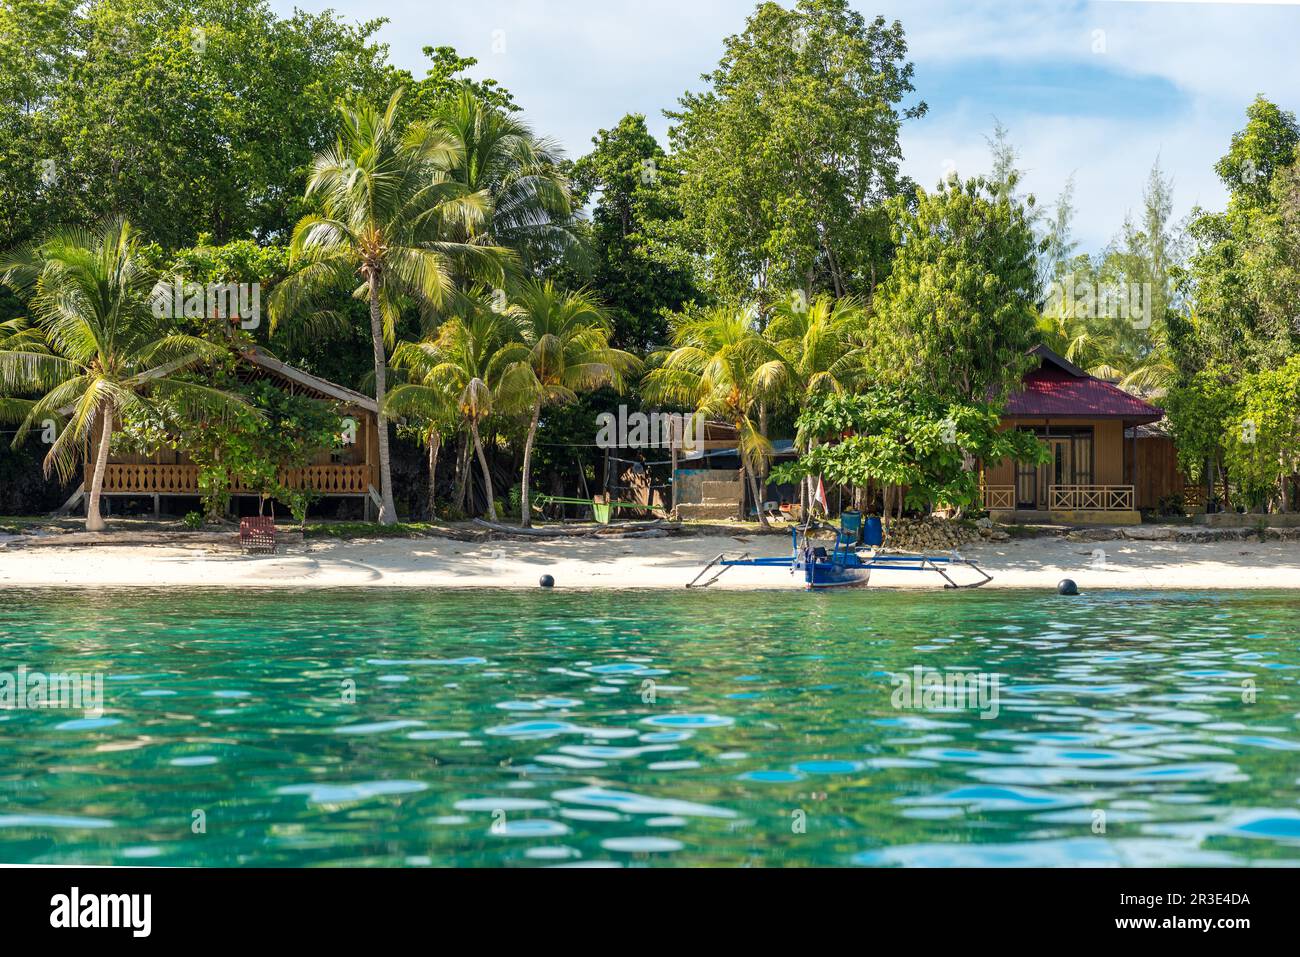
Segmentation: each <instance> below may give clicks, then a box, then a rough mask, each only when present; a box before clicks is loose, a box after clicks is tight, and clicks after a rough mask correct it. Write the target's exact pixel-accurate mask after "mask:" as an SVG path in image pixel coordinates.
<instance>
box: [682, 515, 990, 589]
mask: <svg viewBox="0 0 1300 957" xmlns="http://www.w3.org/2000/svg"><path fill="white" fill-rule="evenodd" d="M790 540H791V555H790V557H789V558H782V557H777V558H751V557H750V556H749V553H748V552H746V553H745V554H743V555H739V556H737V557H735V558H728V557H727V555H726V553H725V552H723V553H721V554H719V555H718V556H717V557H716V558H715V559H713V561H711V562H709V563H708V564H707V565H705V566H704V567H703V568H702V569H700V573H699V574H698V575H696V576H695V578H694V579H692V580H691V582H690V583H689V584H688V585H687V586H686V587H687V588H708V587H709V586H710V585H712V584H713V583H714V582H716V581H717V580H718V579H719V578H721V577H722V576H723V574H725V573H726V572H727V570H728V569H731V568H737V567H744V568H785V569H788V570H789V572H790V574H791V575H792V576H793V575H794V574H795V573H796V572H802V573H803V581H804V587H805V588H806V589H808V590H809V591H813V590H821V589H827V588H852V587H861V586H865V585H867V584H868V583H869V582H870V581H871V573H872V572H873V571H886V572H889V571H895V572H898V571H917V572H934V573H936V574H938V575H939V576H940V577H941V578H943V580H944V585H943V587H944V588H978V587H979V586H981V585H985V584H988V583H989V582H991V581H992V580H993V576H992V575H990V574H988V573H987V572H986V571H984V569H982V568H980V567H979V566H978V565H977V564H975V562H973V561H972V560H970V559H969V558H962V557H961V556H960V555H957V554H956V553H955V552H954V553H952V554H950V555H919V554H911V553H905V552H904V553H899V554H887V553H885V552H883V551H881V550H880V546H881V544H882V543H883V540H884V538H883V532H882V529H881V527H880V521H879V519H871V520H870V523H869V525H868V528H867V530H866V535H865V538H864V536H863V528H862V515H861V513H859V512H845V513H844V514H843V515H841V516H840V527H839V529H838V530H836V535H835V546H834V547H833V548H832V549H830V550H829V551H828V550H827V549H826V547H825V546H824V545H814V544H813V542H812V541H811V540H810V539H809V538H808V526H804V527H803V528H792V529H790ZM959 565H961V566H965V567H967V568H970V569H972V570H974V571H975V572H976V573H978V574H979V575H980V576H981V577H980V580H979V581H977V582H970V583H968V584H965V585H961V584H958V583H957V582H955V581H953V579H952V577H951V576H950V575H949V574H948V573H949V572H950V571H951V570H952V569H953V568H954V567H955V566H959ZM715 568H716V569H717V573H716V574H714V575H713V577H712V578H710V579H708V580H707V581H704V582H701V581H700V579H701V578H704V576H705V575H707V574H708V573H709V572H710V571H711V570H713V569H715Z"/></svg>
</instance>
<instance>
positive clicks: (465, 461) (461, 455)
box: [451, 433, 469, 512]
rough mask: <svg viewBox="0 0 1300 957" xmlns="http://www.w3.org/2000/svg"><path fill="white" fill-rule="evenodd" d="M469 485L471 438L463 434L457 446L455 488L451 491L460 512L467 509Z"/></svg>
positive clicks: (453, 501)
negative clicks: (466, 499)
mask: <svg viewBox="0 0 1300 957" xmlns="http://www.w3.org/2000/svg"><path fill="white" fill-rule="evenodd" d="M468 485H469V436H468V435H466V434H464V433H462V434H461V436H460V441H459V442H458V443H457V444H456V475H455V486H454V487H453V488H452V490H451V500H452V503H453V504H454V505H455V506H456V508H457V510H459V511H460V512H466V511H468V510H467V509H466V508H465V488H466V486H468Z"/></svg>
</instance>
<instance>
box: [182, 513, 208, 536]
mask: <svg viewBox="0 0 1300 957" xmlns="http://www.w3.org/2000/svg"><path fill="white" fill-rule="evenodd" d="M182 521H184V522H185V527H186V528H188V529H190V530H191V531H194V532H197V531H198V530H199V529H200V528H202V527H203V513H202V512H188V513H186V515H185V518H184V519H182Z"/></svg>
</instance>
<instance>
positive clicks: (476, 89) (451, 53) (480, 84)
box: [402, 46, 519, 119]
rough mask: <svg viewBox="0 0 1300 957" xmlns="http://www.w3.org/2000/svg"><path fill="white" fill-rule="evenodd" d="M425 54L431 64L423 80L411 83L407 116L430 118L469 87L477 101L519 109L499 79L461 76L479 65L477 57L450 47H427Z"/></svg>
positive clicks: (508, 110) (509, 109) (407, 102)
mask: <svg viewBox="0 0 1300 957" xmlns="http://www.w3.org/2000/svg"><path fill="white" fill-rule="evenodd" d="M423 52H424V55H425V56H426V57H427V58H428V59H429V60H430V61H431V63H430V65H429V69H428V71H427V72H426V73H425V75H424V79H422V80H419V81H418V82H415V83H412V84H411V87H410V93H409V95H408V96H407V97H406V98H405V102H404V103H403V106H402V111H403V113H404V114H406V115H409V116H411V117H414V118H416V119H428V118H429V117H430V116H432V115H433V113H434V112H435V111H436V110H438V109H439V108H440V107H442V105H443V104H445V103H446V102H447V101H449V100H454V99H456V98H457V97H459V96H460V94H461V91H462V90H464V89H466V88H468V89H469V91H470V92H471V93H472V94H473V95H474V97H475V99H477V100H479V101H480V102H483V103H485V104H487V105H489V106H492V107H495V108H497V109H499V110H504V111H505V112H507V113H513V112H515V111H517V110H518V109H519V106H518V104H516V103H515V98H514V97H513V96H511V94H510V91H509V90H507V89H506V88H505V87H503V86H501V84H499V83H498V82H497V81H496V80H493V79H490V78H489V79H484V80H469V79H466V78H465V77H463V76H461V75H460V74H462V73H464V72H465V71H466V70H468V69H469V68H470V67H472V66H476V65H477V64H478V60H477V59H475V58H474V57H472V56H461V55H460V54H459V53H457V52H456V51H455V49H454V48H452V47H448V46H440V47H425V48H424V50H423Z"/></svg>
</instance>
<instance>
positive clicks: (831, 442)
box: [772, 386, 1048, 519]
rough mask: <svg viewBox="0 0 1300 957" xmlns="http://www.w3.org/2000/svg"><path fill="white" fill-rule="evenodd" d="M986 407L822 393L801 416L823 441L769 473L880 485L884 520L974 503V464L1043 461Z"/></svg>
mask: <svg viewBox="0 0 1300 957" xmlns="http://www.w3.org/2000/svg"><path fill="white" fill-rule="evenodd" d="M1000 424H1001V408H1000V407H999V406H998V405H997V404H995V403H990V402H950V401H948V400H945V399H944V398H941V397H940V396H938V395H936V394H934V393H927V392H920V391H917V390H914V389H912V390H907V391H903V390H899V389H893V388H889V387H884V386H873V387H870V388H868V389H865V390H862V391H859V392H855V393H843V392H829V391H828V392H823V393H820V394H818V395H816V396H814V397H813V398H812V399H811V400H810V401H809V403H808V405H807V406H806V407H805V408H804V411H803V412H802V413H801V414H800V416H799V429H800V431H801V432H804V433H806V434H809V435H815V436H818V437H821V438H823V439H825V440H827V441H825V442H824V443H823V444H820V445H817V446H815V447H814V448H813V449H812V450H811V451H809V452H807V453H806V454H804V455H803V456H801V457H800V458H799V460H798V461H796V462H792V463H789V464H787V465H782V466H780V467H778V468H777V469H774V470H773V473H772V477H773V478H774V479H775V480H777V481H790V480H792V479H795V478H801V477H804V476H809V475H824V476H826V477H827V478H829V479H830V480H831V481H833V482H836V483H838V484H841V485H849V486H854V487H858V488H865V487H868V486H877V487H881V488H882V489H883V491H884V496H883V498H884V506H885V507H884V512H885V516H886V519H888V518H889V517H890V515H891V512H892V511H894V509H895V507H896V509H897V512H898V514H900V515H901V514H902V510H903V508H904V506H909V507H912V508H917V509H929V508H932V507H933V506H936V505H942V506H959V507H960V506H973V505H976V504H977V503H978V502H979V471H978V470H977V469H976V467H975V465H976V463H977V462H979V461H985V462H1000V461H1003V460H1005V459H1008V458H1010V459H1014V460H1016V461H1025V462H1036V463H1037V462H1043V461H1046V459H1047V455H1048V453H1047V450H1046V447H1045V446H1044V445H1043V443H1041V442H1039V441H1038V440H1037V439H1036V438H1035V437H1034V436H1033V435H1032V434H1030V433H1028V432H1022V431H1018V430H1015V429H1008V430H1003V429H1001V428H1000Z"/></svg>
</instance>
